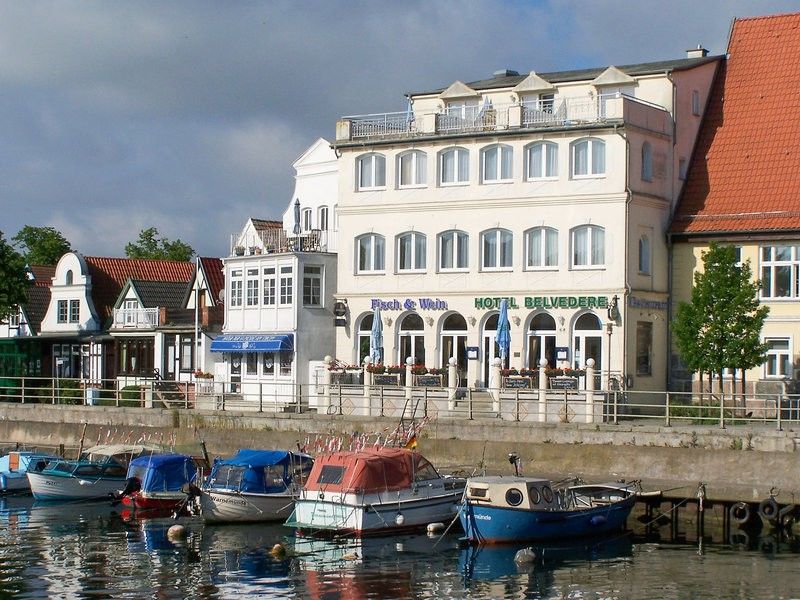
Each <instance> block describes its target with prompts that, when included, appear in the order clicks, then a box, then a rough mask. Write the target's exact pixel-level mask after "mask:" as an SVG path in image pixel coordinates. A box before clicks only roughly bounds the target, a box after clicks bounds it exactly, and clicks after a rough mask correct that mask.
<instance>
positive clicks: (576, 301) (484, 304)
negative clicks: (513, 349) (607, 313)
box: [475, 296, 608, 310]
mask: <svg viewBox="0 0 800 600" xmlns="http://www.w3.org/2000/svg"><path fill="white" fill-rule="evenodd" d="M504 299H505V300H507V301H508V308H519V305H518V304H517V299H516V298H508V297H502V296H501V297H489V296H487V297H484V298H475V308H482V309H486V310H491V309H497V308H500V302H501V301H502V300H504ZM522 304H523V306H524V307H525V308H603V309H606V308H608V297H607V296H525V297H524V298H523V300H522Z"/></svg>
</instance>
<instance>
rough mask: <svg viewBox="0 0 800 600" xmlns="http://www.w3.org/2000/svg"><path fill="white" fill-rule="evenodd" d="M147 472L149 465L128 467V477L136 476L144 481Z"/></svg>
mask: <svg viewBox="0 0 800 600" xmlns="http://www.w3.org/2000/svg"><path fill="white" fill-rule="evenodd" d="M146 474H147V467H145V466H143V465H139V466H136V467H130V468H129V469H128V477H136V479H138V480H139V481H144V476H145V475H146Z"/></svg>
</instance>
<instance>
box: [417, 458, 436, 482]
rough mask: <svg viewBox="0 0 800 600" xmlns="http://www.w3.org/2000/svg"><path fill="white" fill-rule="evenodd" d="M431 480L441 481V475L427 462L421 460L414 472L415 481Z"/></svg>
mask: <svg viewBox="0 0 800 600" xmlns="http://www.w3.org/2000/svg"><path fill="white" fill-rule="evenodd" d="M429 479H439V473H437V472H436V469H435V468H434V467H433V465H432V464H431V463H429V462H428V461H427V460H424V459H423V460H421V461H420V463H419V464H418V465H417V468H416V470H415V471H414V481H428V480H429Z"/></svg>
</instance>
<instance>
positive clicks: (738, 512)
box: [730, 502, 750, 525]
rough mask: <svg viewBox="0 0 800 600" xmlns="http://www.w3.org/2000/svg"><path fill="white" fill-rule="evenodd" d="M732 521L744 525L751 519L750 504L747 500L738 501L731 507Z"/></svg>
mask: <svg viewBox="0 0 800 600" xmlns="http://www.w3.org/2000/svg"><path fill="white" fill-rule="evenodd" d="M730 515H731V523H736V524H737V525H744V524H745V523H747V522H748V521H749V520H750V505H749V504H748V503H747V502H737V503H736V504H734V505H732V506H731V509H730Z"/></svg>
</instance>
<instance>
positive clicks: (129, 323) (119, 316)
mask: <svg viewBox="0 0 800 600" xmlns="http://www.w3.org/2000/svg"><path fill="white" fill-rule="evenodd" d="M113 326H114V328H118V327H120V328H127V327H129V328H132V329H152V328H153V327H156V326H158V309H157V308H115V309H114V325H113Z"/></svg>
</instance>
